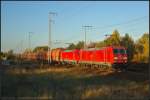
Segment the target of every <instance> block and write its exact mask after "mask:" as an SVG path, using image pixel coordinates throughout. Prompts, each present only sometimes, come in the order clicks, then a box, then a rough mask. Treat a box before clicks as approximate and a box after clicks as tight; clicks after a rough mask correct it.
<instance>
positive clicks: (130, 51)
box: [121, 33, 135, 62]
mask: <svg viewBox="0 0 150 100" xmlns="http://www.w3.org/2000/svg"><path fill="white" fill-rule="evenodd" d="M121 45H122V46H124V47H126V48H127V55H128V61H129V62H130V61H131V60H132V59H133V55H134V52H135V46H134V41H133V39H132V38H131V37H130V36H129V34H128V33H126V34H125V36H124V37H122V39H121Z"/></svg>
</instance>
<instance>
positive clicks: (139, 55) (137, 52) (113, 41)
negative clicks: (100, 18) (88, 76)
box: [0, 30, 149, 63]
mask: <svg viewBox="0 0 150 100" xmlns="http://www.w3.org/2000/svg"><path fill="white" fill-rule="evenodd" d="M104 46H124V47H126V48H127V55H128V61H129V62H146V63H147V62H149V33H144V34H143V35H142V36H141V37H140V38H139V39H138V40H137V41H134V40H133V39H132V37H131V36H130V35H129V33H126V34H125V35H124V36H120V33H119V32H118V31H117V30H114V31H113V32H112V34H111V35H110V36H108V37H106V38H105V39H104V40H103V41H99V42H90V43H89V44H87V45H86V47H87V48H101V47H104ZM83 48H84V41H79V42H78V43H77V44H74V43H71V44H70V45H69V46H68V47H67V48H66V49H69V50H73V49H83ZM44 51H48V46H38V47H35V48H34V49H33V50H32V51H31V50H28V49H26V50H25V52H24V53H28V52H36V53H37V52H44ZM4 57H6V58H7V59H14V58H15V56H14V53H13V50H9V51H8V52H5V53H3V52H0V60H2V58H4Z"/></svg>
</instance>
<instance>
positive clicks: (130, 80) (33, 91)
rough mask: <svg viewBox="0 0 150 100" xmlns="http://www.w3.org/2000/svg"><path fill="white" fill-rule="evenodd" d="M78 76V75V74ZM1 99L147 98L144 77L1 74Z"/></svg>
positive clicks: (121, 99) (125, 73) (138, 99)
mask: <svg viewBox="0 0 150 100" xmlns="http://www.w3.org/2000/svg"><path fill="white" fill-rule="evenodd" d="M78 75H79V74H78ZM1 80H2V81H1V97H3V99H7V97H15V100H16V99H18V100H20V99H21V98H30V97H31V98H32V99H33V97H34V98H35V99H56V100H79V99H87V100H91V99H92V100H99V99H102V100H103V99H105V100H112V99H114V100H116V99H120V100H123V99H124V100H126V99H133V98H134V99H136V100H140V99H145V98H146V97H147V96H148V91H149V90H148V89H149V85H148V76H146V77H143V76H141V75H136V76H135V75H132V74H131V73H127V72H114V73H110V74H107V75H83V74H81V75H79V77H76V76H75V75H70V73H69V74H68V73H63V72H62V73H52V72H51V73H50V72H48V73H42V74H31V75H28V74H21V75H18V74H6V73H4V72H3V73H2V74H1Z"/></svg>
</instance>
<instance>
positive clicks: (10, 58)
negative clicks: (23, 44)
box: [6, 50, 15, 60]
mask: <svg viewBox="0 0 150 100" xmlns="http://www.w3.org/2000/svg"><path fill="white" fill-rule="evenodd" d="M6 57H7V59H8V60H14V59H15V55H14V53H13V50H9V51H8V52H7V54H6Z"/></svg>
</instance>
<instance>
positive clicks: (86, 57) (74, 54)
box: [22, 46, 128, 67]
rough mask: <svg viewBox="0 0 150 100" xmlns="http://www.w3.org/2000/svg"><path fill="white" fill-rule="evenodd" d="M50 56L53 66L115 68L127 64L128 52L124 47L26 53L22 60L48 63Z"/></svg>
mask: <svg viewBox="0 0 150 100" xmlns="http://www.w3.org/2000/svg"><path fill="white" fill-rule="evenodd" d="M48 56H49V57H50V58H51V63H52V64H78V65H86V66H98V67H102V66H111V67H112V66H113V67H116V66H118V65H121V67H124V65H126V64H127V59H128V58H127V50H126V48H125V47H122V46H107V47H103V48H90V49H80V50H78V49H74V50H67V49H62V48H57V49H52V50H51V52H39V53H25V54H22V58H24V59H26V60H32V61H38V62H41V61H42V62H48Z"/></svg>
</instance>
